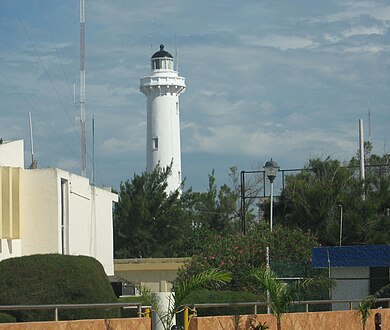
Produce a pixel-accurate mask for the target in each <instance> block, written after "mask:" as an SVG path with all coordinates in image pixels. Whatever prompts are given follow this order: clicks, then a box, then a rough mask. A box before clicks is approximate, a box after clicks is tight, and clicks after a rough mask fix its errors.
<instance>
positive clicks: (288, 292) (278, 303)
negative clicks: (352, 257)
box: [249, 268, 330, 330]
mask: <svg viewBox="0 0 390 330" xmlns="http://www.w3.org/2000/svg"><path fill="white" fill-rule="evenodd" d="M249 276H250V277H251V278H252V279H253V280H254V284H257V285H258V286H259V287H260V289H262V291H259V293H260V294H261V293H262V294H263V296H264V298H265V299H268V297H269V301H268V303H269V306H270V309H271V311H272V314H274V315H275V318H276V323H277V329H278V330H281V317H282V315H283V314H284V313H286V312H288V311H289V308H290V306H291V303H292V302H293V301H294V300H298V299H300V298H301V297H303V296H304V295H305V293H307V292H309V291H310V290H311V289H312V288H314V287H320V286H323V285H328V286H329V285H330V282H329V281H323V280H319V279H316V280H315V279H313V278H308V279H306V280H303V281H298V282H295V283H294V284H287V283H286V282H284V281H282V280H280V279H278V278H277V275H276V273H274V272H273V271H271V270H269V269H264V268H263V269H259V268H256V269H252V270H251V271H250V272H249ZM265 291H266V293H265Z"/></svg>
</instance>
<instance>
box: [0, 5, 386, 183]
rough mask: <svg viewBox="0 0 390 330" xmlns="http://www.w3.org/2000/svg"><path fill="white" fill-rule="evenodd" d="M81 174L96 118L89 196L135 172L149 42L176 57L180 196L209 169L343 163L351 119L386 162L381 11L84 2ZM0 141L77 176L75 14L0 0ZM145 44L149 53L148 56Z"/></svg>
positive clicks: (222, 176)
mask: <svg viewBox="0 0 390 330" xmlns="http://www.w3.org/2000/svg"><path fill="white" fill-rule="evenodd" d="M85 2H86V58H87V60H86V61H87V62H86V68H87V74H86V75H87V76H86V85H87V91H86V101H87V106H86V111H87V140H88V141H87V144H88V146H87V148H88V159H87V162H88V168H89V169H88V171H90V168H91V163H92V158H91V157H92V155H91V150H92V148H91V121H92V116H94V117H95V141H96V142H95V145H96V147H95V164H96V183H97V184H98V185H107V186H113V187H118V186H119V183H120V182H121V181H124V180H127V179H131V178H132V177H133V175H134V173H136V174H140V173H141V172H142V171H144V169H145V167H146V158H145V140H146V99H145V97H144V96H143V95H142V94H141V93H140V92H139V90H138V86H139V79H140V78H141V77H142V76H145V75H148V74H149V72H150V71H149V70H150V66H149V59H150V56H151V54H152V52H154V51H157V50H158V49H159V45H160V43H164V44H165V49H166V50H168V51H170V52H171V53H172V54H173V55H175V38H176V43H177V49H178V58H179V74H180V75H181V76H184V77H185V78H186V84H187V89H186V91H185V93H184V94H182V96H181V100H180V102H181V139H182V171H183V175H184V176H185V177H186V185H185V188H189V187H193V189H194V190H200V191H202V190H205V189H206V187H207V175H208V174H209V173H211V171H212V170H213V169H215V172H216V176H217V179H218V182H219V183H223V182H227V181H228V173H229V168H230V167H231V166H237V167H238V169H239V170H240V171H241V170H251V169H253V168H256V169H259V168H260V169H261V168H262V166H263V164H264V163H265V162H266V161H267V160H269V159H270V158H271V157H272V158H273V159H274V160H276V161H277V162H278V163H279V165H280V167H281V168H282V169H289V168H299V167H302V166H304V165H305V163H306V162H307V161H308V159H309V158H313V157H326V156H328V155H329V156H331V157H333V158H337V159H339V160H342V161H343V160H349V159H350V158H351V157H352V156H353V155H355V153H356V150H357V148H358V120H359V118H363V119H364V123H365V137H366V139H368V133H369V129H368V109H370V112H371V139H372V142H373V144H374V151H375V152H376V153H378V154H383V152H389V148H390V147H389V146H387V144H389V142H387V141H386V139H389V129H388V128H389V122H390V121H389V119H390V112H389V109H388V107H389V104H390V93H389V91H388V87H389V86H390V70H389V69H390V68H389V66H390V57H389V52H390V44H389V41H390V39H389V25H390V2H388V1H328V0H324V1H312V0H311V1H308V0H307V1H287V0H286V1H258V0H253V1H249V0H248V1H241V2H238V1H232V0H224V1H222V0H221V1H209V0H207V1H203V0H199V1H179V0H166V1H163V2H161V1H154V0H149V1H129V0H116V1H108V0H93V1H92V0H86V1H85ZM0 26H1V28H0V44H1V47H0V98H1V103H0V113H1V120H0V136H1V137H2V138H3V139H5V140H14V139H21V138H23V139H25V147H26V166H28V165H29V160H30V157H29V145H30V143H29V132H28V112H29V111H31V113H32V118H33V132H34V151H35V157H36V159H37V160H38V165H39V166H40V167H59V168H62V169H65V170H69V171H71V172H74V173H81V169H80V168H81V160H80V158H81V156H80V138H79V135H80V133H79V124H78V122H77V118H76V117H77V116H78V115H79V109H78V108H75V107H74V106H73V105H72V101H73V95H72V94H73V87H72V85H73V82H76V84H77V88H78V83H79V1H78V0H67V1H60V0H51V1H43V0H30V1H24V0H3V1H0ZM151 45H152V47H151Z"/></svg>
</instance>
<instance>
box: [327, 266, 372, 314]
mask: <svg viewBox="0 0 390 330" xmlns="http://www.w3.org/2000/svg"><path fill="white" fill-rule="evenodd" d="M331 277H332V278H333V279H336V280H335V282H336V286H335V287H334V289H333V290H332V300H348V299H363V298H365V297H366V296H368V295H369V292H370V280H369V277H370V268H369V267H336V268H332V270H331ZM348 309H350V307H349V305H348V304H332V310H348Z"/></svg>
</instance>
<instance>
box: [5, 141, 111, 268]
mask: <svg viewBox="0 0 390 330" xmlns="http://www.w3.org/2000/svg"><path fill="white" fill-rule="evenodd" d="M117 200H118V196H117V195H116V194H113V193H112V192H111V189H102V188H97V187H95V186H92V185H90V184H89V180H88V178H85V177H82V176H79V175H76V174H72V173H69V172H66V171H63V170H60V169H58V168H44V169H24V157H23V141H15V142H3V143H2V144H0V215H1V221H0V260H3V259H7V258H10V257H19V256H25V255H32V254H41V253H60V254H69V255H86V256H91V257H94V258H96V259H97V260H99V261H100V263H101V264H102V265H103V267H104V270H105V271H106V273H107V275H113V274H114V266H113V228H112V225H113V224H112V203H113V202H117Z"/></svg>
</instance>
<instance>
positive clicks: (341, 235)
mask: <svg viewBox="0 0 390 330" xmlns="http://www.w3.org/2000/svg"><path fill="white" fill-rule="evenodd" d="M339 207H340V242H339V246H341V240H342V238H343V206H342V205H341V204H340V205H339Z"/></svg>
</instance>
